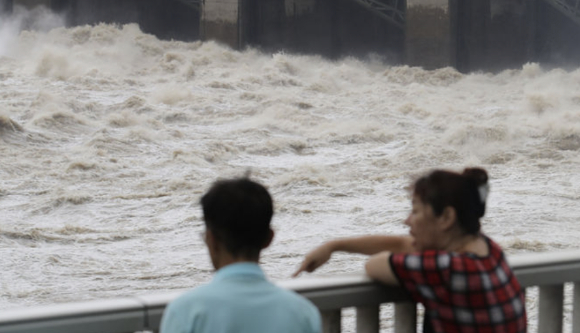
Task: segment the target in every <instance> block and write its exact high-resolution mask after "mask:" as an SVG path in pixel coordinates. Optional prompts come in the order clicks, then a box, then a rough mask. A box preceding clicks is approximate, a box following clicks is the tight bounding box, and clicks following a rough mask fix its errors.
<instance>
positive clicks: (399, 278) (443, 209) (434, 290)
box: [294, 168, 527, 333]
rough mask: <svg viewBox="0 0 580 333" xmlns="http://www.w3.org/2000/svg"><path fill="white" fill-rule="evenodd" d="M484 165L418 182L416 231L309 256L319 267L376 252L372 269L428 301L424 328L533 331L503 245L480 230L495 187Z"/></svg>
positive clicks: (412, 223)
mask: <svg viewBox="0 0 580 333" xmlns="http://www.w3.org/2000/svg"><path fill="white" fill-rule="evenodd" d="M487 181H488V177H487V173H486V172H485V170H483V169H479V168H472V169H465V170H464V171H463V173H461V174H459V173H455V172H450V171H443V170H436V171H433V172H431V173H429V174H428V175H426V176H424V177H422V178H420V179H418V180H417V181H416V182H415V183H414V184H413V186H412V193H413V200H412V210H411V213H410V214H409V217H408V218H407V220H406V221H405V224H406V225H408V226H409V228H410V232H409V236H365V237H358V238H348V239H337V240H333V241H330V242H328V243H325V244H323V245H322V246H320V247H318V248H316V249H315V250H313V251H312V252H310V253H309V254H307V255H306V258H305V259H304V262H303V263H302V265H301V266H300V268H299V269H298V271H297V272H296V273H295V274H294V276H297V275H298V274H300V273H301V272H303V271H306V272H313V271H314V270H316V269H317V268H318V267H320V266H321V265H323V264H324V263H326V262H327V261H328V260H329V259H330V257H331V255H332V253H333V252H336V251H344V252H351V253H361V254H368V255H372V256H371V257H370V259H369V260H368V261H367V263H366V265H365V269H366V272H367V274H368V275H369V276H370V277H371V278H373V279H376V280H378V281H380V282H383V283H385V284H391V285H400V286H402V287H403V288H404V289H405V290H407V291H408V292H409V294H410V295H411V297H412V298H413V299H414V300H415V301H416V302H420V303H422V304H423V305H424V306H425V321H424V327H423V332H425V333H427V332H437V333H452V332H462V333H463V332H490V333H491V332H505V333H516V332H517V333H522V332H526V327H527V325H526V309H525V298H524V290H523V289H522V288H521V287H520V284H519V283H518V281H517V280H516V278H515V276H514V275H513V273H512V270H511V268H510V267H509V265H508V263H507V262H506V259H505V256H504V253H503V251H502V249H501V248H500V247H499V245H497V244H496V243H495V242H494V241H493V240H491V239H490V238H488V237H487V236H486V235H484V234H482V233H481V232H480V228H481V226H480V222H479V219H480V218H481V217H483V215H484V213H485V201H486V198H487V193H488V190H489V186H488V184H487Z"/></svg>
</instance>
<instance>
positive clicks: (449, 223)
mask: <svg viewBox="0 0 580 333" xmlns="http://www.w3.org/2000/svg"><path fill="white" fill-rule="evenodd" d="M437 220H438V221H437V222H438V224H439V226H440V227H441V230H444V231H446V230H449V229H450V228H452V227H453V225H455V221H456V220H457V212H456V211H455V208H453V207H451V206H447V207H445V208H444V209H443V213H441V215H440V216H439V217H438V218H437Z"/></svg>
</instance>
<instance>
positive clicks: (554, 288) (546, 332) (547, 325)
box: [538, 284, 564, 333]
mask: <svg viewBox="0 0 580 333" xmlns="http://www.w3.org/2000/svg"><path fill="white" fill-rule="evenodd" d="M563 315H564V285H562V284H558V285H549V286H540V305H539V307H538V332H542V333H562V320H563V318H564V317H563Z"/></svg>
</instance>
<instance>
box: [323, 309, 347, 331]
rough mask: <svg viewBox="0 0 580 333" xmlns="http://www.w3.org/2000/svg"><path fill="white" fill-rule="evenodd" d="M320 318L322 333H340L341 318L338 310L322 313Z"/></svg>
mask: <svg viewBox="0 0 580 333" xmlns="http://www.w3.org/2000/svg"><path fill="white" fill-rule="evenodd" d="M321 316H322V332H323V333H340V331H341V327H340V324H341V323H340V320H341V317H342V314H341V311H340V309H338V310H328V311H322V312H321Z"/></svg>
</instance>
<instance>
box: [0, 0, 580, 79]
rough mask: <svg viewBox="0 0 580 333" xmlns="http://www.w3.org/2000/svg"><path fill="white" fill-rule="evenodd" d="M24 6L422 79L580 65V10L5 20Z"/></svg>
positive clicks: (404, 3)
mask: <svg viewBox="0 0 580 333" xmlns="http://www.w3.org/2000/svg"><path fill="white" fill-rule="evenodd" d="M17 5H22V6H25V7H28V8H31V7H34V6H38V5H44V6H46V7H48V8H51V9H52V10H54V11H56V12H60V13H63V15H65V16H66V22H67V25H68V26H76V25H85V24H95V23H99V22H105V23H118V24H125V23H133V22H136V23H138V24H139V25H140V27H141V29H142V30H143V31H144V32H146V33H151V34H154V35H156V36H157V37H159V38H161V39H176V40H186V41H192V40H216V41H219V42H221V43H225V44H227V45H229V46H231V47H232V48H234V49H243V48H245V47H247V46H252V47H256V48H258V49H262V50H265V51H283V52H293V53H304V54H320V55H322V56H325V57H330V58H340V57H345V56H356V57H364V56H367V55H369V54H373V55H377V56H378V57H380V58H381V59H384V60H386V61H387V62H390V63H393V64H407V65H410V66H421V67H423V68H425V69H435V68H442V67H447V66H452V67H455V68H456V69H458V70H460V71H462V72H469V71H476V70H486V71H497V70H503V69H506V68H514V67H520V66H521V65H522V64H525V63H527V62H540V63H545V64H550V65H554V66H577V65H578V64H579V63H580V60H579V59H580V56H579V55H580V0H526V1H524V0H471V1H461V0H101V1H91V0H0V10H3V11H4V12H9V11H11V10H12V9H13V8H14V6H17Z"/></svg>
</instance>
